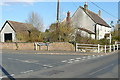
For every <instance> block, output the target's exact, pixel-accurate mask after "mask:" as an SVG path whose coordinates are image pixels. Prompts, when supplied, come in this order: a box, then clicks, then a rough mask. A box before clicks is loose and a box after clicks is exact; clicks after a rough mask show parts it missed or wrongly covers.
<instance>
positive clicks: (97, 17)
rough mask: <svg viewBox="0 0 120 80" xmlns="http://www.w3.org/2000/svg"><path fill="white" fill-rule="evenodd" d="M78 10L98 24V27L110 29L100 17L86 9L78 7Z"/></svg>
mask: <svg viewBox="0 0 120 80" xmlns="http://www.w3.org/2000/svg"><path fill="white" fill-rule="evenodd" d="M80 8H81V9H82V10H83V11H84V12H85V13H86V14H87V15H88V16H89V17H90V18H91V19H92V20H93V21H94V22H95V23H97V24H100V25H103V26H106V27H110V26H109V25H108V24H107V23H106V22H105V21H104V20H103V19H102V18H101V17H100V16H98V14H96V13H94V12H92V11H90V10H88V9H86V11H85V9H84V8H83V7H82V6H80Z"/></svg>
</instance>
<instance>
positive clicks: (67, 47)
mask: <svg viewBox="0 0 120 80" xmlns="http://www.w3.org/2000/svg"><path fill="white" fill-rule="evenodd" d="M48 50H51V51H59V50H60V51H74V46H73V44H70V43H68V42H54V43H51V44H49V47H48Z"/></svg>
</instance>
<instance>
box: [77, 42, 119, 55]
mask: <svg viewBox="0 0 120 80" xmlns="http://www.w3.org/2000/svg"><path fill="white" fill-rule="evenodd" d="M119 49H120V44H118V43H117V44H114V45H100V44H79V43H76V49H75V50H76V51H80V52H98V53H100V52H104V53H107V52H112V51H116V50H119Z"/></svg>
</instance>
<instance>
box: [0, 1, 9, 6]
mask: <svg viewBox="0 0 120 80" xmlns="http://www.w3.org/2000/svg"><path fill="white" fill-rule="evenodd" d="M0 6H9V4H8V3H3V2H1V3H0Z"/></svg>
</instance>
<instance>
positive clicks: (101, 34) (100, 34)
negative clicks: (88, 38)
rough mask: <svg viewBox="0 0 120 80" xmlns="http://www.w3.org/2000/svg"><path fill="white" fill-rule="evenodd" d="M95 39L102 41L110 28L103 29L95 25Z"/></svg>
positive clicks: (103, 27)
mask: <svg viewBox="0 0 120 80" xmlns="http://www.w3.org/2000/svg"><path fill="white" fill-rule="evenodd" d="M96 26H97V39H98V40H99V39H102V38H104V36H105V34H106V33H110V32H111V28H109V27H105V26H102V25H99V24H97V25H96Z"/></svg>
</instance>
